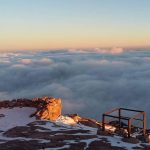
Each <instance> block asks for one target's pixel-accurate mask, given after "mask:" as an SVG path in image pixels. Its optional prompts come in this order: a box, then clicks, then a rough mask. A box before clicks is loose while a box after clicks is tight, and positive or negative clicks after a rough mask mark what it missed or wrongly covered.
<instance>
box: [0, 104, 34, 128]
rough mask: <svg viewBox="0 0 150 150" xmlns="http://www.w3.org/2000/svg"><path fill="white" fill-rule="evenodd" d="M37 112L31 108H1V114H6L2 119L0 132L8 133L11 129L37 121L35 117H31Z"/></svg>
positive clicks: (0, 119)
mask: <svg viewBox="0 0 150 150" xmlns="http://www.w3.org/2000/svg"><path fill="white" fill-rule="evenodd" d="M35 110H36V109H35V108H30V107H23V108H19V107H16V108H12V109H9V108H1V109H0V114H4V115H5V117H1V118H0V130H3V131H6V130H8V129H10V128H13V127H16V126H24V125H26V124H28V123H30V122H33V121H35V117H32V118H30V117H29V116H30V115H31V114H32V113H33V112H35Z"/></svg>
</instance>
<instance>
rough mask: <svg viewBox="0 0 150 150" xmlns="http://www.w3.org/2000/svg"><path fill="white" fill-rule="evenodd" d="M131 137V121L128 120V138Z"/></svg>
mask: <svg viewBox="0 0 150 150" xmlns="http://www.w3.org/2000/svg"><path fill="white" fill-rule="evenodd" d="M130 135H131V119H129V120H128V138H129V137H130Z"/></svg>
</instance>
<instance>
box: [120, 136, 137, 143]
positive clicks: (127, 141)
mask: <svg viewBox="0 0 150 150" xmlns="http://www.w3.org/2000/svg"><path fill="white" fill-rule="evenodd" d="M122 141H123V142H126V143H131V144H137V143H139V140H138V139H137V138H134V137H130V138H123V139H122Z"/></svg>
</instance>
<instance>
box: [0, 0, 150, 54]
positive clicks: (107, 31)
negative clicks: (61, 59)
mask: <svg viewBox="0 0 150 150" xmlns="http://www.w3.org/2000/svg"><path fill="white" fill-rule="evenodd" d="M149 6H150V1H149V0H0V51H6V50H34V49H43V50H44V49H64V48H96V47H150V43H149V39H150V30H149V27H150V9H149Z"/></svg>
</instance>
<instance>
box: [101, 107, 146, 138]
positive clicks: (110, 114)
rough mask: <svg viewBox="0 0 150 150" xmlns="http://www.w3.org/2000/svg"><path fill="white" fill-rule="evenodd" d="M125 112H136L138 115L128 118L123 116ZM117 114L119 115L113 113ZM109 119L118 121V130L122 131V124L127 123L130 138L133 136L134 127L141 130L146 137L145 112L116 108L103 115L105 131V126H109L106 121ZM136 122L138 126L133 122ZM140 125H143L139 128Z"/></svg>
mask: <svg viewBox="0 0 150 150" xmlns="http://www.w3.org/2000/svg"><path fill="white" fill-rule="evenodd" d="M124 111H127V112H128V113H130V112H134V113H136V114H134V115H132V116H131V117H127V116H125V115H124V114H123V112H124ZM114 112H115V113H117V115H113V113H114ZM108 117H109V118H114V119H116V120H117V121H118V129H121V128H122V127H121V123H122V121H126V122H127V131H128V137H130V136H131V129H132V127H134V128H139V129H140V130H141V132H142V133H143V135H144V136H145V134H146V113H145V112H144V111H140V110H134V109H126V108H116V109H113V110H111V111H110V112H106V113H103V115H102V129H103V131H105V125H106V124H109V122H107V121H106V119H108ZM134 120H136V121H138V123H137V124H136V125H137V126H135V125H134V126H133V121H134ZM139 124H142V126H139Z"/></svg>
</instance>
